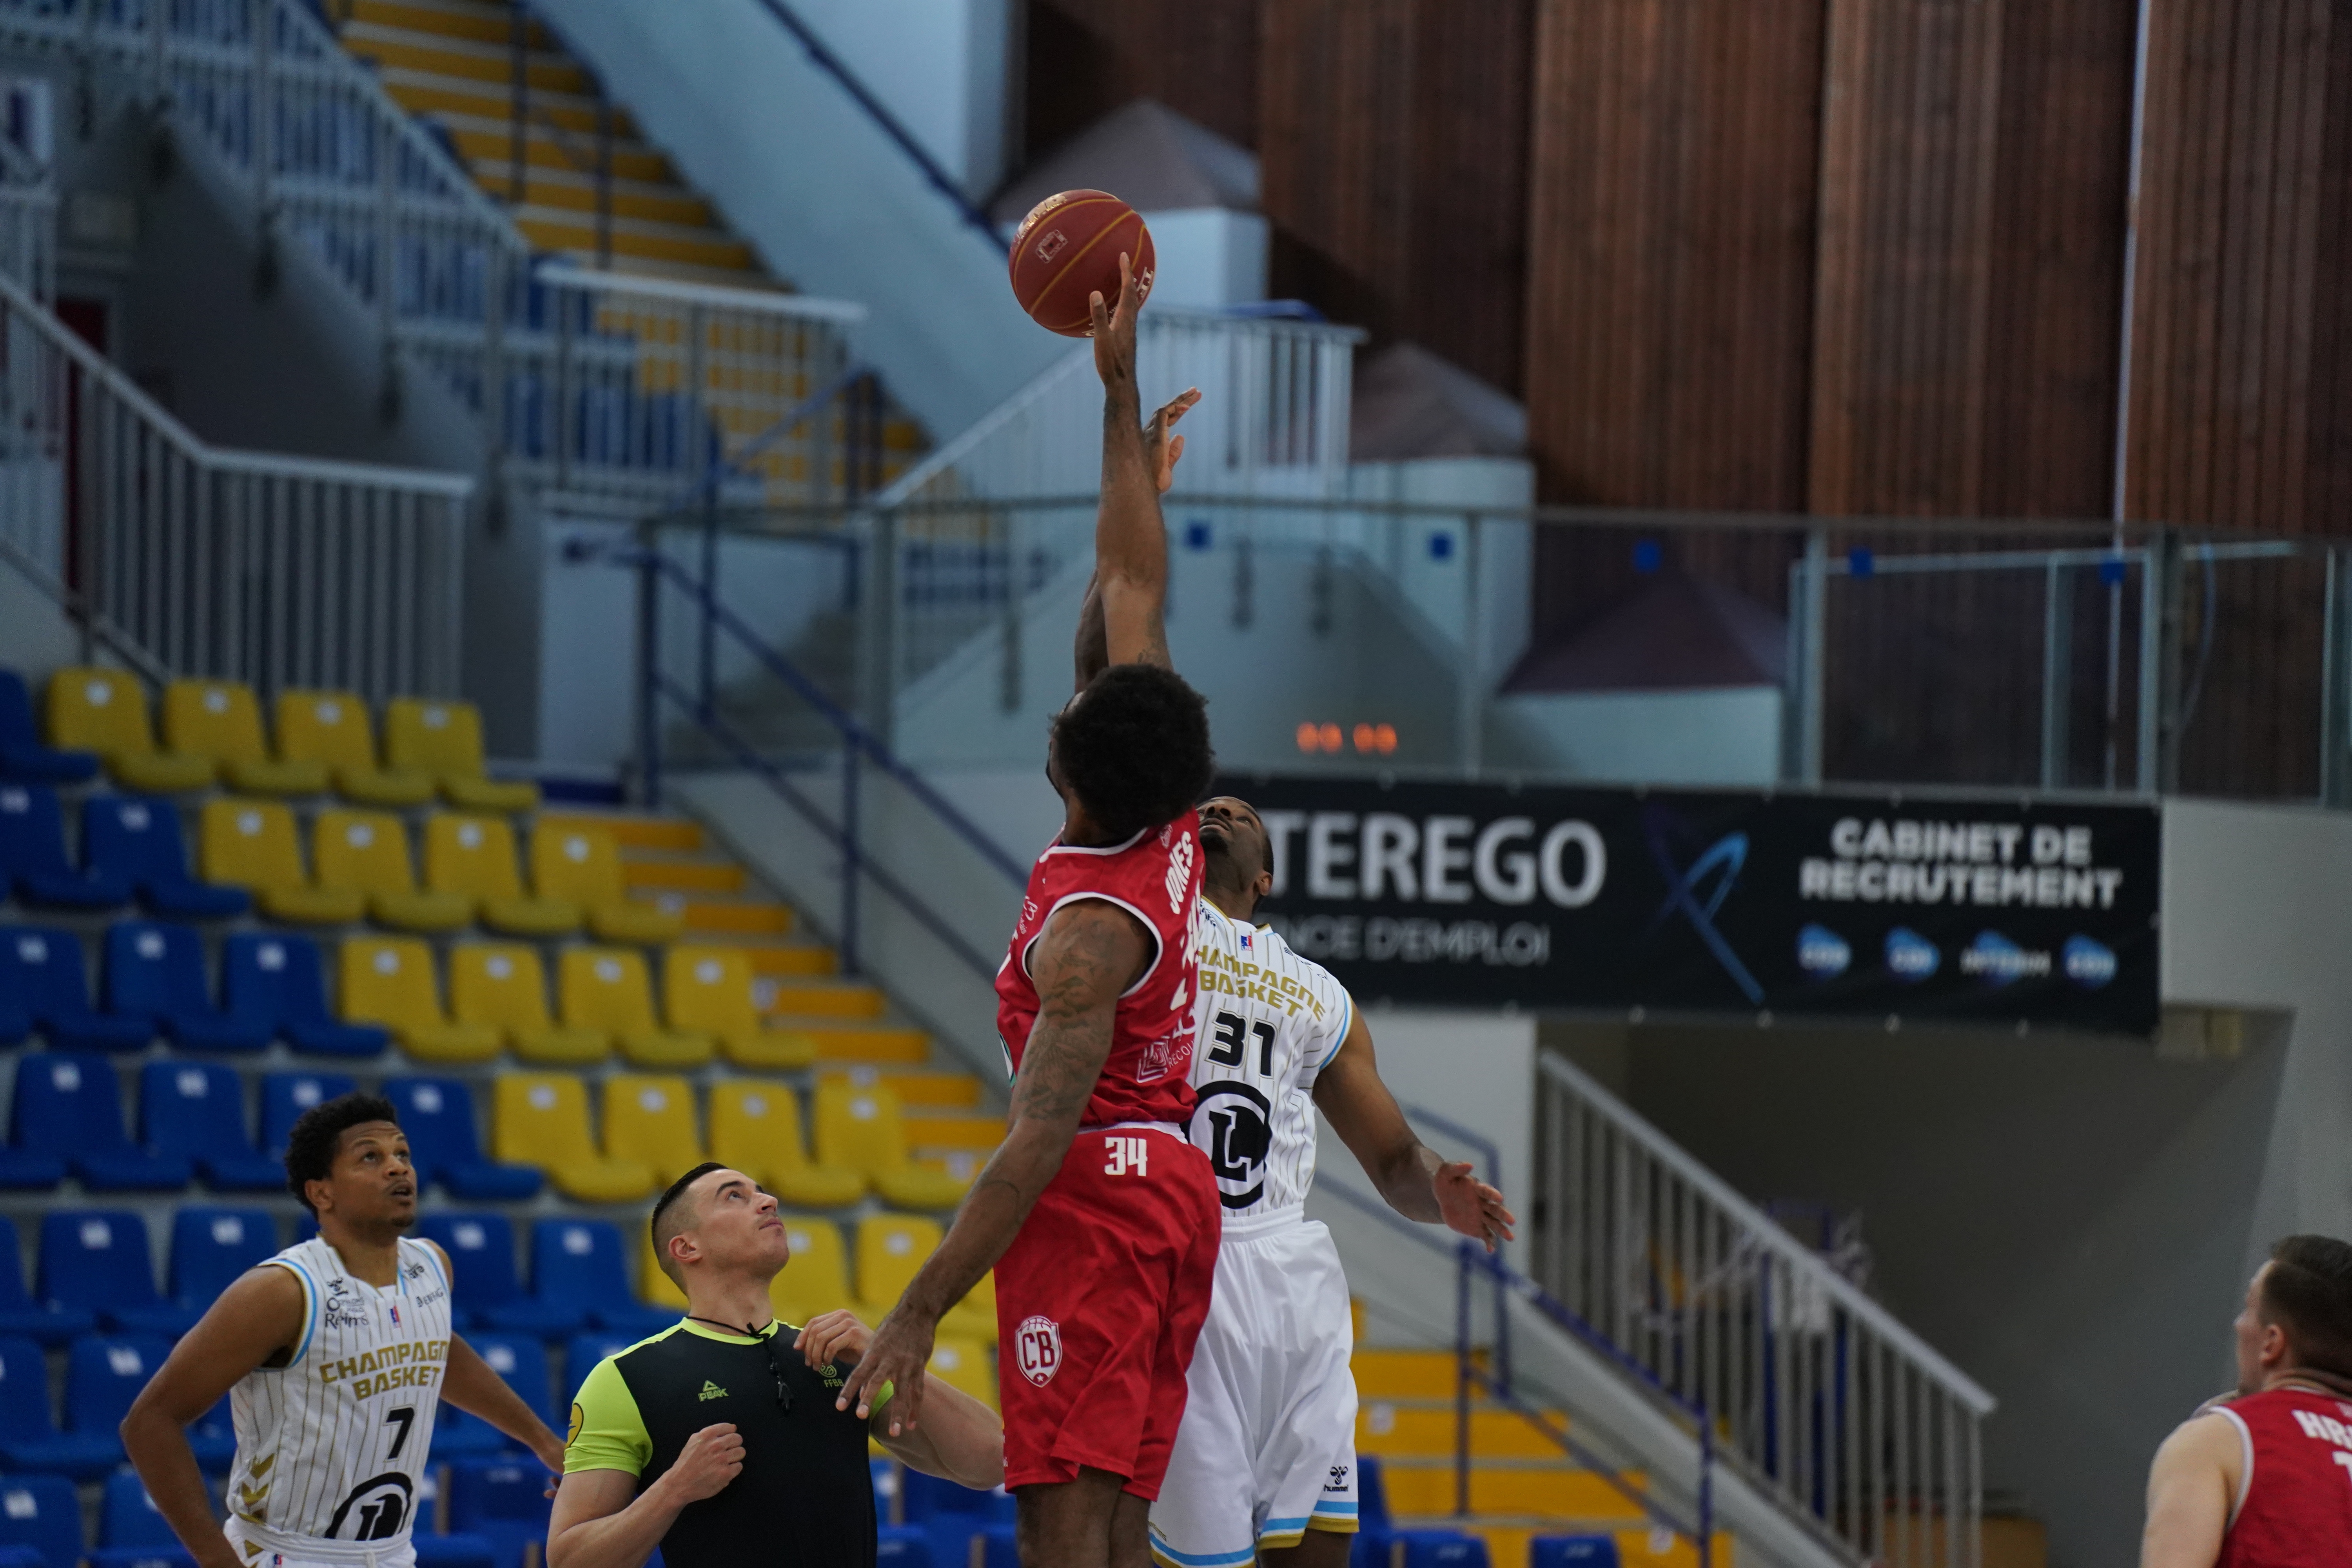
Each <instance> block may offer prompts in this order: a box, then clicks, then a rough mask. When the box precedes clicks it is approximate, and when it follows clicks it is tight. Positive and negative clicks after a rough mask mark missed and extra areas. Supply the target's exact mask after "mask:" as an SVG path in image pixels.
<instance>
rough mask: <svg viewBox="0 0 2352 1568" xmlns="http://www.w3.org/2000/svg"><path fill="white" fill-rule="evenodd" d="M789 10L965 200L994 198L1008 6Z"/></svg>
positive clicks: (830, 2)
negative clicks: (955, 184) (958, 186)
mask: <svg viewBox="0 0 2352 1568" xmlns="http://www.w3.org/2000/svg"><path fill="white" fill-rule="evenodd" d="M790 4H791V5H792V7H793V12H794V14H796V15H797V16H799V17H800V18H801V20H803V21H804V22H806V23H807V24H808V25H809V26H811V27H812V28H814V30H815V31H816V33H817V35H818V36H819V37H822V38H824V41H825V44H826V46H827V47H830V48H831V49H832V50H833V51H834V52H835V54H836V55H838V56H840V57H841V59H842V63H843V64H844V65H845V66H847V67H848V68H849V69H850V71H851V72H852V73H854V74H855V75H856V77H857V79H858V80H860V81H861V82H863V83H865V85H866V89H868V90H869V91H871V92H872V93H873V94H874V95H875V96H876V97H877V98H879V99H880V100H882V102H883V104H884V105H885V106H886V107H887V108H888V110H890V113H891V114H892V116H893V117H895V118H896V119H897V120H898V123H899V124H901V125H903V126H905V127H906V128H907V130H908V132H909V133H910V134H911V135H912V136H913V137H914V138H915V140H916V141H918V142H921V143H922V146H923V150H924V151H925V152H927V153H929V154H930V155H931V156H932V157H933V158H935V159H937V160H938V161H939V162H940V164H941V165H942V166H943V167H944V168H946V169H947V171H948V172H949V173H950V174H953V175H954V176H955V177H956V179H957V180H958V181H960V182H961V184H962V185H963V190H964V194H965V195H968V196H970V197H971V199H972V200H974V201H981V200H983V199H985V198H986V197H987V196H988V195H989V194H990V193H991V192H992V191H994V190H995V189H996V187H997V185H998V184H1000V183H1001V182H1002V181H1003V178H1004V175H1005V174H1006V169H1005V160H1006V158H1007V157H1008V156H1009V153H1010V149H1009V148H1008V147H1007V146H1006V142H1005V130H1006V127H1007V125H1008V123H1009V122H1008V121H1007V118H1006V112H1005V110H1006V104H1005V93H1006V90H1007V89H1008V87H1009V85H1010V84H1011V82H1012V80H1013V73H1012V69H1011V67H1012V63H1013V62H1012V55H1011V51H1012V44H1013V36H1012V23H1013V16H1012V4H1011V0H790Z"/></svg>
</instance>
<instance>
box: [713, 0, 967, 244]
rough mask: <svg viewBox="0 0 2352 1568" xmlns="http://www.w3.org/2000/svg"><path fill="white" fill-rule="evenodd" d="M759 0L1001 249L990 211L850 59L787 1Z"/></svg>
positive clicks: (958, 211) (959, 211)
mask: <svg viewBox="0 0 2352 1568" xmlns="http://www.w3.org/2000/svg"><path fill="white" fill-rule="evenodd" d="M760 4H761V5H763V6H765V7H766V8H767V12H768V15H770V16H773V17H774V18H775V19H776V22H777V25H778V26H782V28H783V29H784V31H786V32H787V33H790V34H791V35H792V36H793V38H794V39H795V40H796V41H797V42H798V43H799V44H800V46H801V47H802V48H803V50H805V51H806V52H807V54H808V58H809V59H810V60H811V62H813V63H814V65H815V66H816V68H818V69H819V70H821V71H823V72H824V73H825V75H827V76H829V77H831V78H833V79H834V80H835V82H837V83H839V84H840V86H841V89H842V90H843V91H844V92H845V93H847V94H848V95H849V97H850V100H851V101H852V102H854V103H856V105H857V107H858V108H859V109H861V110H865V112H866V118H867V119H868V120H871V121H874V123H875V124H876V125H877V127H879V128H880V130H881V132H882V133H883V134H884V135H885V136H887V137H888V138H890V140H891V141H892V142H896V143H898V150H899V151H900V152H901V153H905V154H906V155H907V157H908V160H909V161H911V162H912V163H914V165H915V167H916V168H918V169H919V170H920V171H922V175H923V179H924V181H925V182H926V183H927V184H929V185H930V186H931V188H932V189H934V190H936V191H937V192H939V194H940V195H942V196H944V197H946V198H947V200H948V203H949V205H951V206H953V207H954V208H955V209H956V215H957V216H959V217H961V218H962V219H963V221H964V222H965V224H966V225H968V226H971V228H973V229H976V230H977V231H979V233H980V234H981V235H982V237H984V238H985V239H986V240H987V241H988V244H989V247H990V248H991V249H992V250H1001V249H1002V248H1003V244H1004V241H1003V237H1002V236H1000V235H999V234H998V233H997V232H996V225H995V224H994V223H992V222H991V221H990V220H989V216H988V215H987V214H986V213H984V212H982V211H981V209H980V208H979V207H977V206H975V205H973V204H972V201H971V197H969V196H967V195H964V194H963V187H962V186H961V185H959V184H956V182H955V177H954V176H953V175H952V174H949V173H948V172H947V171H946V170H945V169H943V168H941V167H940V163H939V160H938V159H936V158H934V157H932V156H931V155H930V153H929V152H927V151H925V149H924V147H923V144H922V143H921V142H918V141H916V140H915V134H914V132H911V131H908V129H907V128H906V126H905V125H903V124H901V123H900V122H899V121H898V116H897V115H895V114H893V113H891V112H890V110H889V109H888V108H887V106H886V105H885V104H884V103H883V101H882V100H880V99H879V98H877V97H876V96H875V94H874V91H873V89H871V88H869V87H867V86H866V83H865V82H864V81H862V80H860V79H859V78H858V75H857V73H856V71H853V70H851V69H850V68H849V66H848V64H847V62H845V60H843V59H842V58H841V57H840V56H839V55H836V54H835V53H834V52H833V50H832V49H831V48H829V47H826V45H825V41H824V39H823V38H821V37H817V33H816V29H815V28H814V27H812V26H809V25H808V24H807V23H806V22H804V21H803V20H802V19H801V17H800V15H799V13H797V12H795V11H794V10H793V8H792V7H791V6H790V5H785V4H784V0H760Z"/></svg>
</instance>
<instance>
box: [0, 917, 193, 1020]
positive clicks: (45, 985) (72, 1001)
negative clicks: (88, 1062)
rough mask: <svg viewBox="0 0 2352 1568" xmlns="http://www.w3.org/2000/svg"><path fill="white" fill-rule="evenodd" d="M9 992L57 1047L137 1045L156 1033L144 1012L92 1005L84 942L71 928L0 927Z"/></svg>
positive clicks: (3, 980) (0, 965)
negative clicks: (119, 1014)
mask: <svg viewBox="0 0 2352 1568" xmlns="http://www.w3.org/2000/svg"><path fill="white" fill-rule="evenodd" d="M10 995H13V996H14V997H15V998H16V1005H17V1007H18V1008H19V1009H20V1010H21V1011H22V1012H23V1013H24V1014H25V1016H26V1017H28V1018H30V1019H32V1021H33V1024H34V1026H35V1027H37V1029H39V1030H40V1032H41V1033H42V1035H43V1036H44V1037H47V1040H48V1043H49V1046H50V1047H51V1048H52V1049H54V1050H60V1051H136V1050H142V1049H144V1048H145V1047H146V1045H147V1043H148V1042H149V1041H150V1040H152V1039H153V1038H154V1037H155V1029H154V1026H152V1024H150V1023H149V1022H148V1021H147V1020H146V1019H144V1018H112V1017H109V1016H106V1015H105V1014H102V1013H98V1012H93V1011H92V1010H91V1008H90V1005H89V973H88V971H86V970H85V969H84V968H83V967H82V961H81V942H80V940H79V938H77V937H76V936H75V935H74V934H73V933H72V932H71V931H50V930H47V929H43V928H40V927H37V926H17V927H14V928H0V996H10Z"/></svg>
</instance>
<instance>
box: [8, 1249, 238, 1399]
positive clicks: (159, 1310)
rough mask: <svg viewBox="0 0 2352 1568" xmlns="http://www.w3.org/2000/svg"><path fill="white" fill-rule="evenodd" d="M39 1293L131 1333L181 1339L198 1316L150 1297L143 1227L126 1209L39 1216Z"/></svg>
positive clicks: (151, 1267)
mask: <svg viewBox="0 0 2352 1568" xmlns="http://www.w3.org/2000/svg"><path fill="white" fill-rule="evenodd" d="M40 1292H41V1299H42V1300H45V1301H55V1302H57V1303H58V1305H59V1306H63V1307H85V1308H88V1309H89V1310H90V1311H93V1312H96V1313H97V1314H98V1321H99V1322H100V1325H101V1326H102V1327H104V1328H108V1329H111V1330H119V1331H125V1332H129V1333H133V1334H169V1335H174V1336H176V1335H179V1334H184V1333H185V1332H187V1331H188V1329H189V1328H190V1326H191V1325H193V1324H194V1322H195V1321H196V1319H197V1318H199V1317H200V1316H202V1315H203V1314H201V1313H199V1312H191V1311H189V1310H186V1309H185V1308H182V1307H175V1306H173V1305H171V1304H170V1303H169V1302H167V1301H165V1300H163V1298H162V1297H161V1296H159V1295H157V1294H156V1292H155V1269H154V1265H153V1264H152V1262H151V1261H150V1260H149V1258H148V1253H147V1222H146V1221H144V1220H142V1219H141V1218H140V1217H139V1216H138V1215H135V1214H133V1213H131V1211H130V1210H129V1209H51V1210H50V1211H49V1212H48V1213H47V1214H45V1215H42V1216H41V1284H40ZM86 1343H89V1341H80V1342H77V1345H78V1347H79V1344H86ZM76 1353H79V1348H77V1351H76ZM108 1430H110V1431H111V1430H112V1428H111V1427H109V1428H108Z"/></svg>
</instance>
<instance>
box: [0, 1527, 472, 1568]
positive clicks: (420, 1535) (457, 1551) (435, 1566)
mask: <svg viewBox="0 0 2352 1568" xmlns="http://www.w3.org/2000/svg"><path fill="white" fill-rule="evenodd" d="M408 1543H409V1545H410V1546H412V1547H414V1548H415V1551H416V1568H498V1563H499V1555H498V1548H497V1547H495V1546H493V1545H492V1544H491V1543H490V1538H489V1537H488V1536H487V1535H475V1534H473V1533H471V1532H470V1531H467V1532H460V1531H450V1532H449V1533H448V1534H446V1535H435V1534H433V1533H431V1532H430V1531H425V1530H419V1531H417V1532H416V1533H415V1534H414V1535H412V1536H410V1537H409V1538H408ZM0 1568H5V1564H0Z"/></svg>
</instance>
